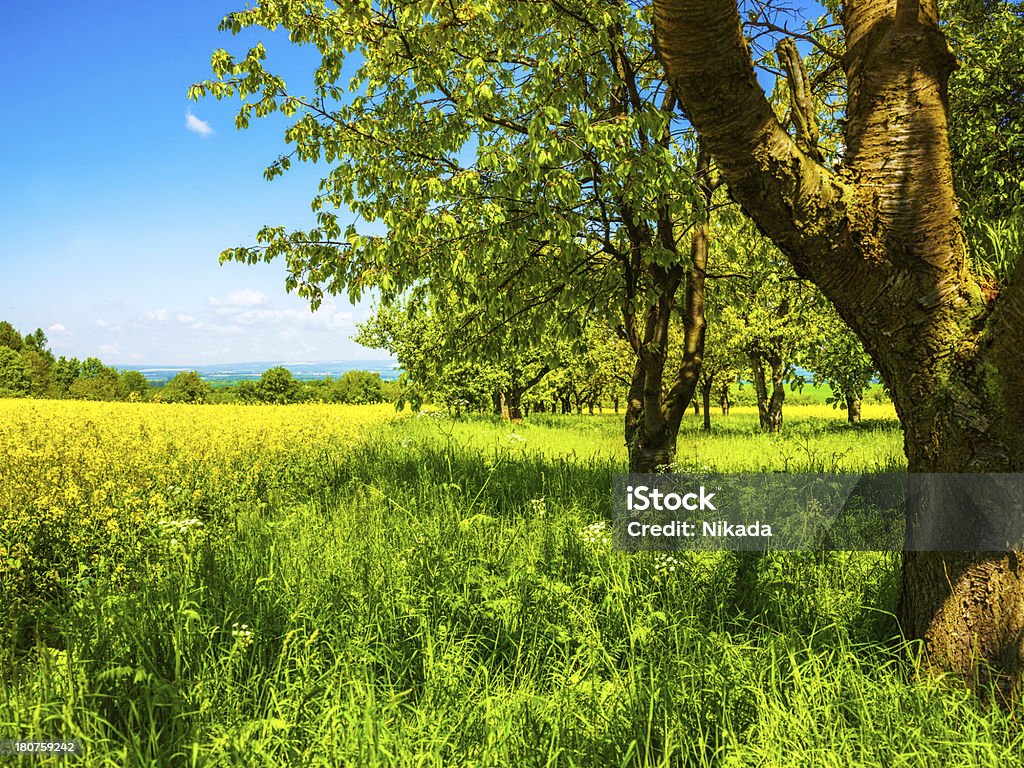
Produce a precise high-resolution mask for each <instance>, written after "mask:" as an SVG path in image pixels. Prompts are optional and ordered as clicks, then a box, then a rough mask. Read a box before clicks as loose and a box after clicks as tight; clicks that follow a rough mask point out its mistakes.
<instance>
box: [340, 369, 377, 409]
mask: <svg viewBox="0 0 1024 768" xmlns="http://www.w3.org/2000/svg"><path fill="white" fill-rule="evenodd" d="M330 393H331V400H332V401H333V402H336V403H349V404H352V405H367V404H369V403H382V402H384V400H385V398H384V391H383V382H382V381H381V378H380V374H379V373H371V372H370V371H346V372H345V373H344V374H343V375H342V377H341V378H340V379H338V380H337V381H336V382H334V384H332V385H331V388H330Z"/></svg>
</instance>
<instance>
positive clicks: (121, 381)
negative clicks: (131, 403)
mask: <svg viewBox="0 0 1024 768" xmlns="http://www.w3.org/2000/svg"><path fill="white" fill-rule="evenodd" d="M118 393H119V394H120V397H121V399H123V400H146V399H148V397H149V382H148V381H146V377H145V376H143V375H142V373H140V372H139V371H121V374H120V376H119V377H118Z"/></svg>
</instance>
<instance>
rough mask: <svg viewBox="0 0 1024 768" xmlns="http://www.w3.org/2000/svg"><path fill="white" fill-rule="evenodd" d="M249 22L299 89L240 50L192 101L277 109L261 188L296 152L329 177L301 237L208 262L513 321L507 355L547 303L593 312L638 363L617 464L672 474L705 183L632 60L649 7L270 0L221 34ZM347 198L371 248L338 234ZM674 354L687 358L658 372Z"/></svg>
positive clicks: (692, 358) (689, 371) (278, 236)
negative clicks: (428, 295)
mask: <svg viewBox="0 0 1024 768" xmlns="http://www.w3.org/2000/svg"><path fill="white" fill-rule="evenodd" d="M257 26H262V27H266V28H275V27H278V26H283V27H285V28H287V29H288V30H289V34H290V39H291V40H292V41H293V42H296V43H308V44H311V45H313V46H315V47H316V48H317V50H318V52H319V55H320V66H319V67H318V68H317V70H316V72H315V73H314V77H313V83H312V86H311V92H310V93H309V94H307V95H302V94H300V93H299V92H297V91H295V90H288V89H286V87H285V84H284V82H283V81H282V79H281V78H279V77H277V76H275V75H273V74H272V73H270V72H268V71H267V70H266V69H265V68H264V66H263V63H262V62H263V59H264V57H265V49H264V47H263V46H262V45H257V46H255V47H253V48H252V49H251V50H250V51H249V53H248V55H246V56H245V57H239V58H237V59H236V58H234V57H232V56H231V55H230V54H229V53H227V52H226V51H217V52H215V53H214V55H213V59H212V65H213V70H214V73H215V75H216V79H214V80H209V81H206V82H203V83H199V84H197V85H195V86H193V88H192V89H191V91H190V95H191V96H193V97H199V96H203V95H207V94H209V95H213V96H215V97H217V98H222V97H226V96H236V95H237V96H240V97H242V98H243V99H248V98H249V97H252V98H251V100H249V101H246V102H245V103H244V104H243V105H242V106H241V108H240V110H239V113H238V115H237V118H236V124H237V125H238V126H239V127H245V126H247V125H248V123H249V121H250V119H251V118H252V117H253V116H257V117H259V116H264V115H267V114H270V113H271V112H274V111H277V110H280V111H281V112H283V113H284V114H285V115H286V116H287V117H289V118H294V120H293V122H292V124H291V126H290V127H289V128H288V129H287V131H286V140H287V141H288V142H290V143H292V144H293V145H294V151H292V152H289V153H288V154H287V155H284V156H282V157H280V158H279V159H278V160H277V161H276V162H275V163H273V164H272V165H271V166H270V167H269V168H268V169H267V172H266V176H267V177H268V178H273V177H275V176H278V175H280V174H282V173H284V172H286V171H287V170H288V169H289V168H290V167H291V164H292V162H293V160H296V159H297V160H299V161H313V160H317V159H321V158H322V159H325V160H327V161H328V162H330V163H332V164H333V167H332V168H331V170H330V172H329V173H328V174H327V175H326V176H325V178H324V179H323V181H322V183H321V185H320V191H319V194H318V195H317V196H316V197H315V198H314V203H313V206H314V209H315V210H316V211H317V226H316V227H314V228H312V229H308V230H300V231H294V232H286V231H285V230H284V228H281V227H265V228H264V229H263V230H261V231H260V233H259V234H258V235H257V245H256V246H254V247H243V248H234V249H229V250H227V251H225V252H224V253H223V254H222V259H235V260H239V261H242V262H246V263H255V262H258V261H264V260H270V259H273V258H275V257H278V256H283V257H284V258H285V259H286V260H287V262H288V271H289V278H288V281H287V285H288V287H289V289H294V290H297V291H298V292H299V293H300V295H302V296H304V297H306V298H308V299H309V300H310V301H311V303H312V304H314V305H316V304H317V303H318V302H319V301H320V300H321V298H322V296H323V294H324V293H325V292H329V293H338V292H342V291H347V292H348V294H349V296H350V298H352V299H357V298H358V297H359V296H360V295H361V294H362V292H363V291H364V290H365V289H366V288H367V287H369V286H376V287H377V288H378V289H379V290H380V291H381V294H382V296H383V298H384V301H385V303H387V302H388V301H391V300H394V299H396V298H397V297H399V296H401V295H402V294H403V293H404V292H405V291H406V290H410V289H414V288H420V289H422V290H426V291H430V292H432V293H435V294H436V295H437V296H439V297H442V298H445V299H446V300H447V297H448V296H452V297H453V299H457V300H458V301H459V302H461V303H465V304H468V305H475V306H480V307H481V310H482V311H481V317H483V318H487V319H491V318H503V319H507V318H509V317H516V318H518V320H517V327H519V328H520V329H521V332H522V334H523V335H524V336H525V335H529V336H530V337H531V338H529V339H526V338H524V339H523V341H524V343H531V342H532V343H536V342H538V341H539V340H540V335H541V333H542V331H543V326H544V324H545V322H546V319H547V317H548V316H549V315H550V314H551V312H552V311H560V312H566V313H572V312H574V311H577V310H582V309H586V310H589V311H592V312H594V313H596V314H597V315H598V317H599V319H602V320H604V321H605V322H607V323H608V324H609V325H612V326H621V327H622V329H623V332H624V334H625V338H626V339H627V340H628V341H629V343H630V345H631V347H632V349H633V350H634V354H635V355H636V364H635V366H634V371H633V376H632V379H631V385H630V390H629V397H628V406H627V412H626V417H625V419H626V423H625V437H626V441H627V443H628V444H629V446H630V464H631V466H632V467H633V468H634V469H637V470H652V469H654V468H655V467H656V466H660V465H664V464H669V463H671V461H672V458H673V456H674V453H675V447H676V446H675V443H676V437H677V433H678V428H679V422H680V420H681V418H682V415H683V413H684V412H685V409H686V407H687V405H688V403H689V402H690V400H691V398H692V396H693V393H694V390H695V387H696V382H697V376H698V374H699V370H700V361H701V356H702V354H703V346H704V342H703V338H704V329H705V322H704V317H703V290H704V271H705V267H706V262H707V258H708V247H709V240H708V227H709V222H710V216H711V208H712V195H713V189H714V187H715V186H716V184H715V181H714V178H713V175H712V172H711V168H710V162H709V160H708V157H707V155H706V154H704V153H702V152H700V151H699V148H698V147H697V146H696V144H695V143H694V141H693V139H692V135H691V134H690V133H689V130H688V127H687V126H686V124H685V121H683V120H682V119H681V117H680V116H679V115H678V113H677V112H676V111H675V109H674V107H675V96H674V95H673V93H672V92H671V89H669V88H667V87H666V84H665V80H664V71H663V68H662V66H661V65H660V63H659V62H658V60H657V59H656V58H655V57H653V56H652V55H651V51H650V36H651V29H650V17H649V14H648V13H647V12H646V11H645V10H639V11H638V10H637V9H636V7H635V6H633V5H631V4H630V3H629V2H626V1H625V0H618V1H617V2H612V3H606V4H585V3H573V4H572V5H571V6H564V5H561V4H557V3H540V4H538V3H533V2H525V1H524V0H517V1H516V2H512V3H484V4H477V5H475V6H472V7H468V6H466V7H464V6H459V5H450V4H437V3H434V2H413V3H411V4H410V3H402V4H398V3H395V2H393V0H382V1H381V2H375V3H372V4H371V5H370V6H365V7H364V6H360V5H351V4H334V3H327V2H324V0H313V1H312V2H310V1H309V0H306V1H305V2H299V1H298V0H291V1H290V2H289V1H287V0H286V1H285V2H276V3H273V4H265V5H264V6H261V7H259V8H252V9H247V10H243V11H238V12H235V13H232V14H229V15H228V16H227V17H226V18H225V19H224V21H223V22H222V25H221V28H222V29H227V30H231V31H232V32H239V31H241V30H242V29H245V28H250V27H257ZM353 51H354V52H356V53H357V54H358V56H359V58H360V61H359V64H358V69H357V70H356V72H355V76H354V78H353V80H352V81H351V85H350V86H349V88H347V89H346V88H344V87H342V86H341V85H339V78H340V77H341V73H342V71H343V68H344V65H345V64H347V63H348V62H347V60H346V54H348V53H349V52H353ZM345 77H346V79H347V78H348V75H346V76H345ZM344 206H347V207H349V208H351V209H352V210H353V211H354V212H355V213H357V214H358V216H359V217H360V218H361V219H363V220H365V221H367V222H377V223H378V225H382V226H383V227H384V228H385V230H386V232H385V234H379V235H367V234H363V233H360V232H359V231H357V229H356V228H355V226H354V225H353V226H350V227H347V228H345V227H344V226H343V224H341V223H339V216H338V211H339V209H341V208H342V207H344ZM674 315H676V316H679V317H680V318H681V320H682V322H681V324H680V327H681V329H682V331H681V338H680V339H678V340H677V342H672V340H671V339H670V334H669V324H670V320H671V318H672V317H673V316H674ZM499 337H500V336H499ZM482 343H485V344H490V345H494V344H495V341H494V339H491V340H490V341H487V340H486V339H485V340H484V341H483V342H482ZM672 343H678V344H679V345H680V346H681V347H682V349H683V354H682V356H681V358H682V360H683V361H684V363H683V364H682V365H681V366H679V367H677V368H674V369H666V366H665V361H666V359H667V356H668V353H669V349H670V346H671V344H672ZM530 378H532V376H531V377H530ZM510 386H512V389H510V390H509V391H508V392H506V394H508V395H511V396H512V400H513V401H514V400H515V385H510ZM509 409H510V411H512V410H515V403H514V402H510V404H509Z"/></svg>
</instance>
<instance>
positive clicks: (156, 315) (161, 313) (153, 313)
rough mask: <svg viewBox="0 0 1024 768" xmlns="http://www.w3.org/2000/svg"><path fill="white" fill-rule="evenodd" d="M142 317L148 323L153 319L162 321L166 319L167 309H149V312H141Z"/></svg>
mask: <svg viewBox="0 0 1024 768" xmlns="http://www.w3.org/2000/svg"><path fill="white" fill-rule="evenodd" d="M142 319H143V320H144V321H145V322H149V323H151V322H153V321H157V322H163V321H164V320H166V319H167V310H166V309H153V310H150V311H149V312H143V313H142Z"/></svg>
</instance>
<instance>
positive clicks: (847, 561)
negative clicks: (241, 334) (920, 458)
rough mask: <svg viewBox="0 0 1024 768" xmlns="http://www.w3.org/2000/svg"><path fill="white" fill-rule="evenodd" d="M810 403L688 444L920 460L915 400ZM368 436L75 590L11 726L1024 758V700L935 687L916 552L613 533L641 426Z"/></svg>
mask: <svg viewBox="0 0 1024 768" xmlns="http://www.w3.org/2000/svg"><path fill="white" fill-rule="evenodd" d="M792 410H793V411H794V413H792V414H791V418H790V420H789V422H788V424H787V426H788V427H792V428H791V429H790V430H789V434H788V435H787V436H784V437H782V438H769V437H767V436H763V435H760V434H756V433H755V431H754V429H753V424H754V422H753V420H754V419H755V417H753V416H752V415H751V414H749V413H748V414H744V413H734V414H732V415H730V417H729V418H728V419H718V420H717V422H716V434H715V435H714V436H713V437H712V438H707V437H705V436H704V435H702V434H701V433H700V431H699V424H698V423H697V422H696V421H695V420H694V419H693V418H692V417H688V421H687V423H686V425H685V426H684V433H683V435H682V437H681V439H680V461H681V463H683V464H687V463H692V464H695V465H698V466H711V467H713V468H714V469H717V470H722V471H728V470H735V469H759V468H761V467H762V466H766V465H770V466H771V467H773V468H776V469H782V468H788V469H790V470H791V471H792V470H800V469H819V468H826V469H827V468H832V467H842V468H845V469H849V470H854V469H858V468H860V469H870V468H874V467H876V466H881V467H890V468H891V467H894V466H898V464H899V461H898V453H896V452H898V451H899V446H900V444H901V439H902V438H901V435H900V432H899V429H898V426H897V425H896V424H895V422H894V421H893V420H892V419H891V418H882V417H879V418H877V419H876V420H874V421H871V422H869V423H867V424H865V425H862V427H860V428H849V427H846V426H845V424H843V423H842V422H841V421H840V420H838V414H836V415H835V416H833V417H832V418H827V417H826V416H823V415H821V413H820V412H819V411H818V410H815V409H814V408H810V409H808V411H807V413H808V414H809V415H807V416H805V417H803V418H801V417H800V416H799V414H798V413H796V411H797V410H798V409H792ZM511 434H515V435H518V436H520V437H521V438H522V439H521V440H520V439H519V438H510V437H509V435H511ZM370 437H371V439H369V440H367V441H365V442H363V443H360V444H358V445H356V446H353V447H352V448H351V450H349V451H347V452H345V453H343V454H339V455H335V456H332V457H331V458H330V459H328V460H325V466H323V467H322V471H321V473H320V477H319V479H318V481H317V482H316V483H312V482H311V483H310V484H309V486H308V488H306V489H305V490H302V491H296V492H295V493H293V494H292V496H291V497H289V498H287V499H286V498H282V499H281V501H280V503H279V504H277V505H276V506H271V507H270V508H268V509H266V510H264V511H262V512H253V513H251V514H248V515H244V516H236V517H234V518H232V519H230V520H228V521H226V522H223V523H220V524H213V523H210V524H209V525H208V526H206V527H199V526H192V527H189V528H187V530H185V531H184V532H178V533H176V534H174V535H173V536H172V534H171V533H164V534H153V537H154V538H153V539H152V540H151V541H150V542H149V544H148V546H149V548H150V549H149V551H150V552H151V556H150V557H149V559H148V566H147V569H146V571H145V572H144V573H142V574H140V579H141V582H140V588H139V589H138V590H136V591H134V592H132V593H130V594H126V593H123V592H119V591H117V590H115V589H113V588H111V587H110V586H108V585H106V584H105V582H104V580H103V579H96V580H93V581H83V583H79V584H77V585H75V591H74V592H73V595H74V599H73V600H72V601H70V603H69V604H67V605H64V606H61V607H60V616H59V617H58V619H57V621H58V624H59V626H60V629H61V633H60V637H59V641H57V640H55V641H52V645H49V646H44V645H37V646H34V647H32V648H28V649H10V650H9V652H8V655H7V657H6V660H5V666H4V669H2V670H0V671H2V672H3V675H2V678H3V680H4V682H3V694H2V696H0V738H10V737H17V738H20V739H28V738H77V739H80V740H81V741H82V742H83V744H84V745H85V748H86V753H87V754H86V757H85V759H84V760H81V761H78V764H82V765H88V766H339V765H346V766H403V767H404V766H438V767H440V766H445V767H448V766H595V767H596V766H601V767H602V768H603V767H605V766H637V767H639V766H665V767H666V768H667V767H668V766H691V765H692V766H737V767H738V766H837V767H838V766H943V765H948V766H1006V765H1020V764H1021V762H1022V760H1024V734H1022V732H1021V728H1020V722H1019V715H1020V713H1019V712H1017V713H1005V712H1001V711H999V710H998V709H994V708H990V707H988V706H986V705H985V704H984V703H983V702H980V701H978V700H977V699H976V698H974V697H972V696H971V695H968V694H967V693H964V692H963V691H961V690H960V689H958V688H957V687H955V686H952V685H946V684H945V683H944V682H943V681H942V680H939V679H935V678H923V679H919V678H918V676H917V674H916V672H915V665H914V663H913V661H912V657H913V649H908V648H906V647H904V646H903V644H902V643H901V642H900V641H899V640H898V638H897V637H896V626H895V622H894V619H893V616H892V612H893V610H894V607H895V596H896V588H897V561H896V558H895V557H894V556H891V555H884V554H880V553H827V554H804V553H790V554H772V555H764V556H761V555H749V554H736V553H724V552H723V553H703V554H694V555H678V556H677V557H675V558H674V559H669V558H665V557H659V556H657V555H649V554H640V555H628V554H625V553H621V552H617V551H614V550H612V549H611V547H610V546H609V545H608V541H607V531H606V529H605V528H604V527H603V526H602V521H603V520H605V519H607V516H608V513H609V505H610V498H609V497H610V493H609V488H610V482H611V477H612V474H613V473H615V472H618V471H621V470H622V469H623V457H622V453H623V449H622V446H621V423H620V421H619V419H618V418H617V417H616V418H613V417H611V416H601V417H594V418H588V417H551V416H541V417H538V418H535V419H533V420H527V421H526V422H524V423H523V424H519V425H515V426H514V427H513V426H510V425H508V424H505V423H501V422H499V421H494V420H491V419H483V418H480V419H470V420H463V421H454V420H451V419H448V418H443V417H434V416H423V417H412V418H407V419H403V420H400V421H398V422H397V423H395V424H392V425H387V426H384V427H381V428H378V430H377V431H376V432H375V433H374V434H373V435H371V436H370ZM766 463H767V464H766ZM243 625H244V626H243ZM249 633H251V634H249ZM50 762H51V763H52V762H56V761H55V760H51V761H50ZM12 764H25V765H28V764H32V765H45V764H47V760H46V759H45V758H38V757H33V758H22V759H21V760H20V762H19V761H17V760H16V761H13V763H12Z"/></svg>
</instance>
